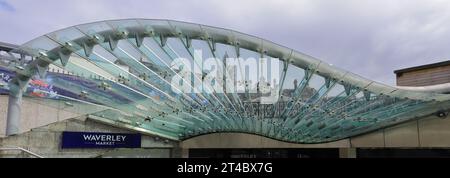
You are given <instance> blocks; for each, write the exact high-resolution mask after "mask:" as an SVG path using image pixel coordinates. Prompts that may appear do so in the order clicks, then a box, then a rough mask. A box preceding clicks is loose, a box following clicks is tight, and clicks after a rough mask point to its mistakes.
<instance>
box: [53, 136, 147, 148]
mask: <svg viewBox="0 0 450 178" xmlns="http://www.w3.org/2000/svg"><path fill="white" fill-rule="evenodd" d="M139 147H141V135H140V134H124V133H98V132H63V136H62V148H139Z"/></svg>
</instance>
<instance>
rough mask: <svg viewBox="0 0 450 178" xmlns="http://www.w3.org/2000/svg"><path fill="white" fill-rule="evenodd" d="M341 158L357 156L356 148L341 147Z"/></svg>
mask: <svg viewBox="0 0 450 178" xmlns="http://www.w3.org/2000/svg"><path fill="white" fill-rule="evenodd" d="M339 158H356V148H339Z"/></svg>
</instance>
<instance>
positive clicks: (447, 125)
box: [180, 116, 450, 149]
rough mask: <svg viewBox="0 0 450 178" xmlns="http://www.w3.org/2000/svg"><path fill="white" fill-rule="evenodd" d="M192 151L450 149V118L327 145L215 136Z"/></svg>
mask: <svg viewBox="0 0 450 178" xmlns="http://www.w3.org/2000/svg"><path fill="white" fill-rule="evenodd" d="M180 146H181V147H182V148H183V149H189V148H356V147H359V148H450V116H447V118H438V117H436V116H430V117H427V118H423V119H420V120H415V121H411V122H407V123H404V124H400V125H396V126H393V127H390V128H385V129H381V130H378V131H375V132H372V133H368V134H364V135H361V136H357V137H353V138H349V139H343V140H339V141H335V142H329V143H323V144H294V143H285V142H281V141H277V140H274V139H270V138H266V137H261V136H257V135H251V134H244V133H214V134H208V135H202V136H198V137H194V138H191V139H188V140H185V141H183V142H181V143H180Z"/></svg>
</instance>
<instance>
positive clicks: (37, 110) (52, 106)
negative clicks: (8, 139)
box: [0, 95, 81, 137]
mask: <svg viewBox="0 0 450 178" xmlns="http://www.w3.org/2000/svg"><path fill="white" fill-rule="evenodd" d="M7 111H8V96H7V95H0V137H5V131H6V117H7V114H8V112H7ZM80 115H81V114H80V113H77V112H76V111H75V110H72V109H68V108H67V107H65V105H64V102H62V101H59V102H58V101H52V100H41V99H31V98H27V97H24V98H23V100H22V113H21V118H20V132H21V133H23V132H26V131H29V130H31V129H32V128H36V127H40V126H44V125H47V124H50V123H54V122H58V121H62V120H65V119H69V118H74V117H77V116H80Z"/></svg>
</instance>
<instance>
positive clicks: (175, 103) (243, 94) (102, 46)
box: [0, 19, 450, 143]
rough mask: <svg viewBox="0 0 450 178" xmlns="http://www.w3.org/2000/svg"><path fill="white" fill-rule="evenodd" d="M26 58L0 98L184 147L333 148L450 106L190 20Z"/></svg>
mask: <svg viewBox="0 0 450 178" xmlns="http://www.w3.org/2000/svg"><path fill="white" fill-rule="evenodd" d="M17 50H18V51H21V52H25V53H27V54H28V55H31V56H33V59H32V60H31V61H30V62H29V63H25V64H21V65H18V64H15V63H14V64H13V63H11V64H8V65H6V64H3V65H2V68H1V69H2V70H3V71H4V73H8V71H9V75H10V76H12V78H11V80H8V81H9V83H10V85H9V86H8V85H1V86H0V88H2V89H7V90H11V91H12V92H13V91H14V90H18V89H20V88H25V89H26V92H25V95H26V96H29V97H33V98H41V99H42V100H46V101H47V102H45V103H46V104H49V105H50V104H52V103H53V104H54V103H55V101H57V102H56V103H57V105H60V102H64V105H65V109H73V110H76V111H77V112H79V113H83V114H88V115H89V117H90V118H92V119H97V120H101V121H104V122H109V123H111V124H115V125H117V126H120V127H127V128H131V129H135V130H137V131H141V132H146V133H149V134H154V135H158V136H161V137H165V138H168V139H173V140H184V139H187V138H190V137H194V136H197V135H201V134H207V133H214V132H244V133H252V134H257V135H262V136H266V137H270V138H274V139H278V140H282V141H287V142H296V143H319V142H329V141H335V140H339V139H343V138H348V137H351V136H355V135H358V134H362V133H366V132H370V131H374V130H377V129H380V128H384V127H387V126H391V125H395V124H398V123H402V122H406V121H409V120H412V119H417V118H420V117H423V116H426V115H430V114H433V113H435V112H437V111H439V110H446V109H449V108H450V96H449V95H448V94H447V95H446V94H437V93H425V92H413V91H407V90H401V89H397V88H394V87H390V86H385V85H383V84H380V83H376V82H374V81H371V80H367V79H364V78H362V77H360V76H358V75H355V74H352V73H350V72H347V71H343V70H340V69H338V68H336V67H334V66H331V65H329V64H327V63H325V62H323V61H320V60H317V59H315V58H313V57H311V56H308V55H305V54H302V53H299V52H297V51H295V50H292V49H289V48H286V47H283V46H280V45H278V44H274V43H272V42H270V41H267V40H264V39H261V38H258V37H254V36H250V35H246V34H242V33H239V32H236V31H233V30H227V29H221V28H215V27H210V26H204V25H199V24H192V23H185V22H178V21H169V20H147V19H127V20H112V21H102V22H95V23H89V24H82V25H77V26H73V27H69V28H65V29H62V30H59V31H55V32H52V33H49V34H46V35H44V36H41V37H39V38H36V39H34V40H32V41H30V42H28V43H25V44H24V45H22V46H21V47H20V49H17ZM180 59H184V60H180ZM207 59H209V60H207ZM231 63H232V65H230V64H231ZM187 69H190V70H187ZM269 79H270V80H269ZM27 82H28V83H27Z"/></svg>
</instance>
